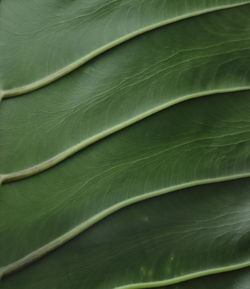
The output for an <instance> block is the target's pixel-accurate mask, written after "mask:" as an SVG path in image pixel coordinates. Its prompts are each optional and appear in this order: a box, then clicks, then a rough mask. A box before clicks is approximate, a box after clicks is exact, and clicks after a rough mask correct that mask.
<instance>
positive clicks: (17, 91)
mask: <svg viewBox="0 0 250 289" xmlns="http://www.w3.org/2000/svg"><path fill="white" fill-rule="evenodd" d="M249 3H250V1H244V2H242V3H237V4H228V5H222V6H218V7H215V8H209V9H204V10H202V11H196V12H193V13H189V14H185V15H182V16H179V17H175V18H172V19H171V20H169V19H168V20H165V21H161V22H158V23H155V24H153V25H149V26H146V27H144V28H141V29H138V30H137V31H134V32H132V33H129V34H127V35H125V36H123V37H120V38H118V39H116V40H115V41H112V42H110V43H108V44H106V45H104V46H102V47H100V48H98V49H96V50H94V51H92V52H91V53H89V54H87V55H86V56H84V57H82V58H80V59H78V60H76V61H74V62H72V63H71V64H69V65H67V66H66V67H64V68H62V69H60V70H58V71H56V72H55V73H52V74H50V75H48V76H46V77H44V78H42V79H40V80H37V81H34V82H32V83H30V84H27V85H24V86H21V87H17V88H13V89H9V90H2V91H0V98H10V97H14V96H18V95H22V94H25V93H29V92H31V91H34V90H36V89H38V88H41V87H43V86H46V85H48V84H50V83H51V82H53V81H56V80H57V79H59V78H61V77H63V76H64V75H66V74H68V73H70V72H72V71H73V70H75V69H77V68H79V67H80V66H81V65H83V64H85V63H87V62H89V61H90V60H92V59H93V58H95V57H97V56H98V55H100V54H102V53H104V52H105V51H107V50H109V49H112V48H114V47H116V46H118V45H120V44H122V43H124V42H126V41H128V40H130V39H132V38H135V37H137V36H139V35H141V34H144V33H146V32H149V31H151V30H154V29H157V28H160V27H162V26H165V25H168V24H172V23H175V22H178V21H181V20H185V19H188V18H191V17H195V16H199V15H203V14H207V13H210V12H215V11H220V10H224V9H229V8H233V7H239V6H243V5H247V4H249Z"/></svg>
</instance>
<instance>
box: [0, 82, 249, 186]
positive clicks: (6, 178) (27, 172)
mask: <svg viewBox="0 0 250 289" xmlns="http://www.w3.org/2000/svg"><path fill="white" fill-rule="evenodd" d="M249 89H250V86H243V87H235V88H225V89H217V90H216V89H215V90H209V91H204V92H199V93H195V94H190V95H186V96H183V97H179V98H177V99H174V100H171V101H169V102H167V103H164V104H162V105H159V106H157V107H154V108H152V109H150V110H148V111H145V112H143V113H141V114H139V115H137V116H135V117H133V118H131V119H128V120H127V121H124V122H122V123H119V124H117V125H115V126H113V127H111V128H109V129H107V130H105V131H102V132H100V133H98V134H96V135H94V136H92V137H90V138H88V139H86V140H84V141H82V142H80V143H78V144H76V145H74V146H72V147H70V148H68V149H67V150H65V151H63V152H61V153H59V154H57V155H56V156H54V157H52V158H51V159H48V160H46V161H44V162H42V163H39V164H37V165H35V166H33V167H30V168H27V169H24V170H20V171H17V172H13V173H8V174H2V175H0V183H8V182H12V181H17V180H20V179H24V178H27V177H30V176H32V175H35V174H38V173H41V172H43V171H45V170H47V169H49V168H51V167H53V166H55V165H56V164H58V163H60V162H62V161H63V160H65V159H67V158H68V157H70V156H72V155H73V154H75V153H77V152H79V151H80V150H82V149H84V148H86V147H88V146H90V145H91V144H94V143H96V142H98V141H100V140H101V139H104V138H106V137H107V136H110V135H112V134H114V133H116V132H118V131H120V130H122V129H124V128H126V127H128V126H130V125H132V124H134V123H136V122H139V121H141V120H143V119H145V118H147V117H149V116H151V115H153V114H155V113H157V112H159V111H161V110H164V109H166V108H168V107H171V106H173V105H176V104H178V103H181V102H185V101H187V100H190V99H194V98H198V97H204V96H208V95H213V94H220V93H230V92H238V91H244V90H249Z"/></svg>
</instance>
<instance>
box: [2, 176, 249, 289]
mask: <svg viewBox="0 0 250 289" xmlns="http://www.w3.org/2000/svg"><path fill="white" fill-rule="evenodd" d="M248 177H250V172H247V173H242V174H234V175H230V176H222V177H217V178H207V179H201V180H195V181H191V182H187V183H183V184H180V185H174V186H171V187H169V188H164V189H161V190H157V191H153V192H149V193H146V194H143V195H139V196H136V197H133V198H130V199H127V200H124V201H122V202H120V203H117V204H115V205H113V206H111V207H109V208H107V209H105V210H103V211H102V212H100V213H98V214H96V215H94V216H92V217H91V218H89V219H88V220H87V221H85V222H82V223H81V224H79V225H78V226H76V227H75V228H73V229H71V230H70V231H68V232H66V233H65V234H63V235H61V236H60V237H58V238H56V239H54V240H53V241H51V242H49V243H47V244H46V245H44V246H42V247H40V248H39V249H36V250H35V251H33V252H31V253H30V254H28V255H26V256H24V257H23V258H21V259H19V260H17V261H15V262H13V263H11V264H9V265H7V266H4V267H1V268H0V279H2V278H3V277H5V276H8V275H10V274H12V273H14V272H16V271H19V270H21V269H23V268H24V267H26V266H28V265H29V264H31V263H33V262H35V261H37V260H39V259H40V258H42V257H44V256H46V255H47V254H48V253H50V252H51V251H53V250H55V249H57V248H58V247H60V246H62V245H64V244H65V243H67V242H68V241H70V240H72V239H73V238H75V237H76V236H78V235H79V234H81V233H82V232H84V231H85V230H87V229H88V228H90V227H91V226H93V225H94V224H96V223H97V222H99V221H101V220H102V219H104V218H106V217H107V216H109V215H111V214H112V213H114V212H116V211H118V210H121V209H122V208H125V207H127V206H129V205H132V204H135V203H138V202H141V201H144V200H146V199H150V198H153V197H157V196H160V195H163V194H166V193H170V192H174V191H177V190H182V189H187V188H191V187H195V186H199V185H206V184H212V183H218V182H225V181H231V180H237V179H243V178H248ZM122 288H123V287H122ZM124 288H126V287H124ZM128 288H130V287H128ZM132 288H133V287H132ZM135 288H141V287H135Z"/></svg>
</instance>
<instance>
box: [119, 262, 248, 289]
mask: <svg viewBox="0 0 250 289" xmlns="http://www.w3.org/2000/svg"><path fill="white" fill-rule="evenodd" d="M247 267H250V261H246V262H242V263H237V264H234V265H229V266H223V267H217V268H211V269H207V270H203V271H198V272H194V273H190V274H186V275H182V276H179V277H175V278H171V279H167V280H163V281H155V282H147V283H135V284H131V285H125V286H119V287H115V288H114V289H139V288H141V289H145V288H155V287H161V286H169V285H174V284H178V283H182V282H185V281H189V280H192V279H197V278H200V277H206V276H209V275H216V274H220V273H226V272H231V271H235V270H239V269H243V268H247Z"/></svg>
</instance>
